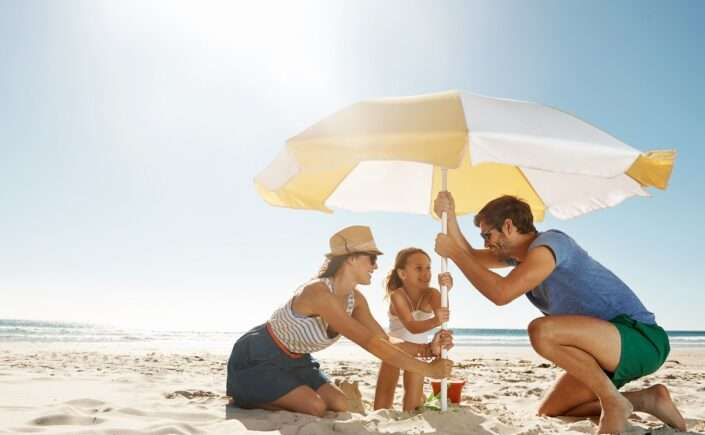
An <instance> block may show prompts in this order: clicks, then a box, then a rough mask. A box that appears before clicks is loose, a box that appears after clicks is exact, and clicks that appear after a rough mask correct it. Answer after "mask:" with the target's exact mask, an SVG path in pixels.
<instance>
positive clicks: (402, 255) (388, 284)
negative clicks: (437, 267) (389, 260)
mask: <svg viewBox="0 0 705 435" xmlns="http://www.w3.org/2000/svg"><path fill="white" fill-rule="evenodd" d="M419 253H420V254H423V255H425V256H426V258H428V261H431V257H429V256H428V254H427V253H426V251H424V250H423V249H420V248H414V247H411V248H406V249H402V250H401V251H399V252H397V257H396V258H395V259H394V267H393V268H392V270H390V271H389V273H388V274H387V278H386V279H385V280H384V289H385V290H386V292H385V293H386V294H385V297H386V298H388V297H389V295H391V294H392V291H393V290H396V289H398V288H400V287H401V286H402V285H403V284H402V282H401V278H400V277H399V272H398V270H399V269H403V268H405V267H406V262H407V260H409V257H411V256H412V255H414V254H419Z"/></svg>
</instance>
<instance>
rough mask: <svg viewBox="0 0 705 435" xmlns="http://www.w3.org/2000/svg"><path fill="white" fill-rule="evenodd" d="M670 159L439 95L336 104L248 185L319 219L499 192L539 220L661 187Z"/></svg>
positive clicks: (427, 206)
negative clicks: (447, 194) (445, 195)
mask: <svg viewBox="0 0 705 435" xmlns="http://www.w3.org/2000/svg"><path fill="white" fill-rule="evenodd" d="M674 159H675V151H672V150H667V151H653V152H648V153H643V152H641V151H639V150H637V149H635V148H633V147H631V146H629V145H627V144H625V143H623V142H621V141H619V140H617V139H616V138H614V137H612V136H611V135H609V134H608V133H606V132H604V131H602V130H600V129H598V128H596V127H594V126H592V125H590V124H588V123H587V122H585V121H582V120H580V119H579V118H577V117H575V116H573V115H571V114H569V113H566V112H563V111H560V110H557V109H554V108H551V107H547V106H543V105H540V104H536V103H530V102H524V101H514V100H507V99H498V98H490V97H484V96H479V95H472V94H461V93H459V92H455V91H450V92H443V93H438V94H430V95H421V96H414V97H401V98H384V99H378V100H369V101H362V102H359V103H356V104H353V105H351V106H349V107H347V108H344V109H342V110H340V111H338V112H336V113H334V114H332V115H330V116H328V117H326V118H324V119H322V120H321V121H319V122H317V123H316V124H314V125H312V126H311V127H309V128H307V129H306V130H304V131H303V132H301V133H299V134H298V135H296V136H294V137H292V138H290V139H289V140H287V142H286V144H285V146H284V149H283V150H282V151H281V152H280V153H279V155H277V156H276V158H275V159H274V161H273V162H272V163H271V164H270V165H269V166H268V167H267V168H265V169H264V170H263V171H262V172H261V173H260V174H259V175H257V176H256V178H255V186H256V189H257V191H258V193H259V194H260V195H261V196H262V198H264V200H265V201H267V202H268V203H269V204H271V205H274V206H279V207H289V208H298V209H309V210H318V211H322V212H332V211H333V209H336V208H339V209H346V210H351V211H357V212H367V211H391V212H408V213H418V214H433V210H432V209H433V199H434V198H435V197H436V195H437V193H438V192H439V191H440V190H449V191H451V192H452V193H453V197H454V198H455V205H456V212H457V214H458V215H462V214H467V213H473V212H477V211H479V209H480V208H481V207H482V206H483V205H484V204H486V203H487V202H488V201H490V200H492V199H494V198H497V197H499V196H501V195H505V194H508V195H515V196H518V197H520V198H522V199H524V200H525V201H526V202H527V203H528V204H529V205H530V207H531V210H532V212H533V214H534V218H535V219H536V220H537V221H540V220H542V219H543V218H544V214H545V213H546V212H549V213H551V214H552V215H554V216H555V217H557V218H559V219H567V218H572V217H575V216H579V215H582V214H584V213H587V212H590V211H593V210H597V209H600V208H604V207H610V206H614V205H617V204H619V203H620V202H622V201H623V200H625V199H626V198H629V197H632V196H648V195H649V193H648V192H647V191H646V190H645V188H646V187H657V188H660V189H665V188H666V185H667V182H668V179H669V177H670V174H671V170H672V167H673V162H674ZM442 221H443V232H446V229H445V219H444V217H442ZM446 268H447V263H446V261H445V259H443V261H442V271H444V272H445V271H446V270H447V269H446ZM442 294H443V298H442V300H443V304H444V306H447V291H446V289H442ZM444 326H445V325H444ZM445 388H446V387H445V382H444V383H443V387H442V394H441V400H442V401H443V403H442V408H443V409H445V408H446V404H445Z"/></svg>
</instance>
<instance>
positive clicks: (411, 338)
mask: <svg viewBox="0 0 705 435" xmlns="http://www.w3.org/2000/svg"><path fill="white" fill-rule="evenodd" d="M402 291H404V290H403V289H402ZM404 296H406V299H407V301H409V307H411V308H412V311H411V317H412V318H413V319H414V320H417V321H419V320H428V319H432V318H433V317H434V316H435V313H433V312H430V313H429V312H426V311H422V310H420V309H419V307H418V305H421V302H423V300H424V298H423V297H422V298H420V299H419V301H418V303H417V306H416V307H414V306H413V304H412V303H411V298H409V295H408V294H406V291H404ZM387 314H388V315H389V336H390V337H395V338H398V339H400V340H404V341H408V342H410V343H417V344H425V343H428V342H430V341H431V339H432V338H433V335H434V334H435V333H436V332H437V331H439V330H440V326H436V327H434V328H431V329H429V330H428V331H424V332H419V333H417V334H414V333H412V332H410V331H409V330H408V329H406V327H405V326H404V324H403V323H402V321H401V319H399V317H398V316H396V315H394V314H392V312H391V310H390V311H389V312H388V313H387Z"/></svg>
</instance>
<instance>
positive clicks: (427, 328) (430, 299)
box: [374, 248, 453, 411]
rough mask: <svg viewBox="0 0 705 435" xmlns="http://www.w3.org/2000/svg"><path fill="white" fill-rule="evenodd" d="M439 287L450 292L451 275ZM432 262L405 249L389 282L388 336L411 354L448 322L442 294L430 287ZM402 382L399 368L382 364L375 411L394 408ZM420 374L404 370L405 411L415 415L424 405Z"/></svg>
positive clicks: (416, 251)
mask: <svg viewBox="0 0 705 435" xmlns="http://www.w3.org/2000/svg"><path fill="white" fill-rule="evenodd" d="M438 279H439V284H440V285H445V286H446V287H448V289H449V290H450V288H451V287H452V286H453V280H452V278H451V276H450V274H449V273H444V274H440V275H439V277H438ZM430 282H431V258H430V257H429V256H428V254H426V252H424V251H423V250H422V249H418V248H406V249H403V250H401V251H399V253H398V254H397V257H396V260H395V262H394V269H392V271H391V272H389V275H388V276H387V282H386V290H387V296H388V297H389V302H390V303H389V336H390V337H395V338H397V339H400V340H402V343H400V344H399V346H400V347H401V348H402V349H408V350H407V352H409V351H410V350H412V349H413V348H414V347H415V346H418V345H419V344H424V343H428V342H429V341H430V340H431V337H432V336H433V334H434V332H436V331H437V330H438V328H439V327H440V325H441V324H442V323H443V322H446V321H447V320H448V315H449V312H448V309H447V308H441V293H440V292H439V291H438V290H436V289H434V288H431V287H429V283H430ZM398 379H399V368H397V367H394V366H392V365H390V364H387V363H386V362H384V361H383V362H382V365H381V366H380V370H379V376H378V379H377V390H376V392H375V404H374V408H375V409H380V408H391V407H392V404H393V402H394V390H395V389H396V385H397V380H398ZM423 380H424V376H423V374H421V373H414V372H411V371H408V370H404V404H403V406H404V411H412V410H414V409H416V408H418V407H419V406H421V405H422V404H423Z"/></svg>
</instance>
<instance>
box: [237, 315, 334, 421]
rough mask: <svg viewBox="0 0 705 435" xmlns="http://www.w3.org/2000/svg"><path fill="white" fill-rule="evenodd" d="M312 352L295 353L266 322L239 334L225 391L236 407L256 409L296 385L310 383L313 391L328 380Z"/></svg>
mask: <svg viewBox="0 0 705 435" xmlns="http://www.w3.org/2000/svg"><path fill="white" fill-rule="evenodd" d="M329 382H330V380H329V379H328V377H327V376H326V375H325V374H323V373H322V372H321V370H320V364H319V363H318V361H316V360H315V359H314V358H312V357H311V354H308V353H304V354H296V355H292V354H290V353H288V352H285V350H283V349H281V348H280V347H279V346H278V345H277V343H276V342H275V341H274V339H273V338H272V336H271V335H270V333H269V331H268V330H267V324H266V323H265V324H262V325H259V326H256V327H254V328H252V329H251V330H249V331H248V332H247V333H245V335H243V336H242V337H240V338H239V339H238V340H237V342H236V343H235V346H233V351H232V353H231V354H230V359H229V360H228V378H227V386H226V392H227V395H228V396H230V397H232V399H233V402H234V404H235V405H236V406H239V407H241V408H257V407H258V406H260V405H264V404H267V403H270V402H273V401H275V400H277V399H279V398H280V397H282V396H284V395H285V394H286V393H288V392H290V391H291V390H293V389H294V388H296V387H298V386H301V385H308V386H309V387H311V388H312V389H313V390H314V391H316V390H318V389H319V388H320V387H321V386H322V385H323V384H326V383H329Z"/></svg>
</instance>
